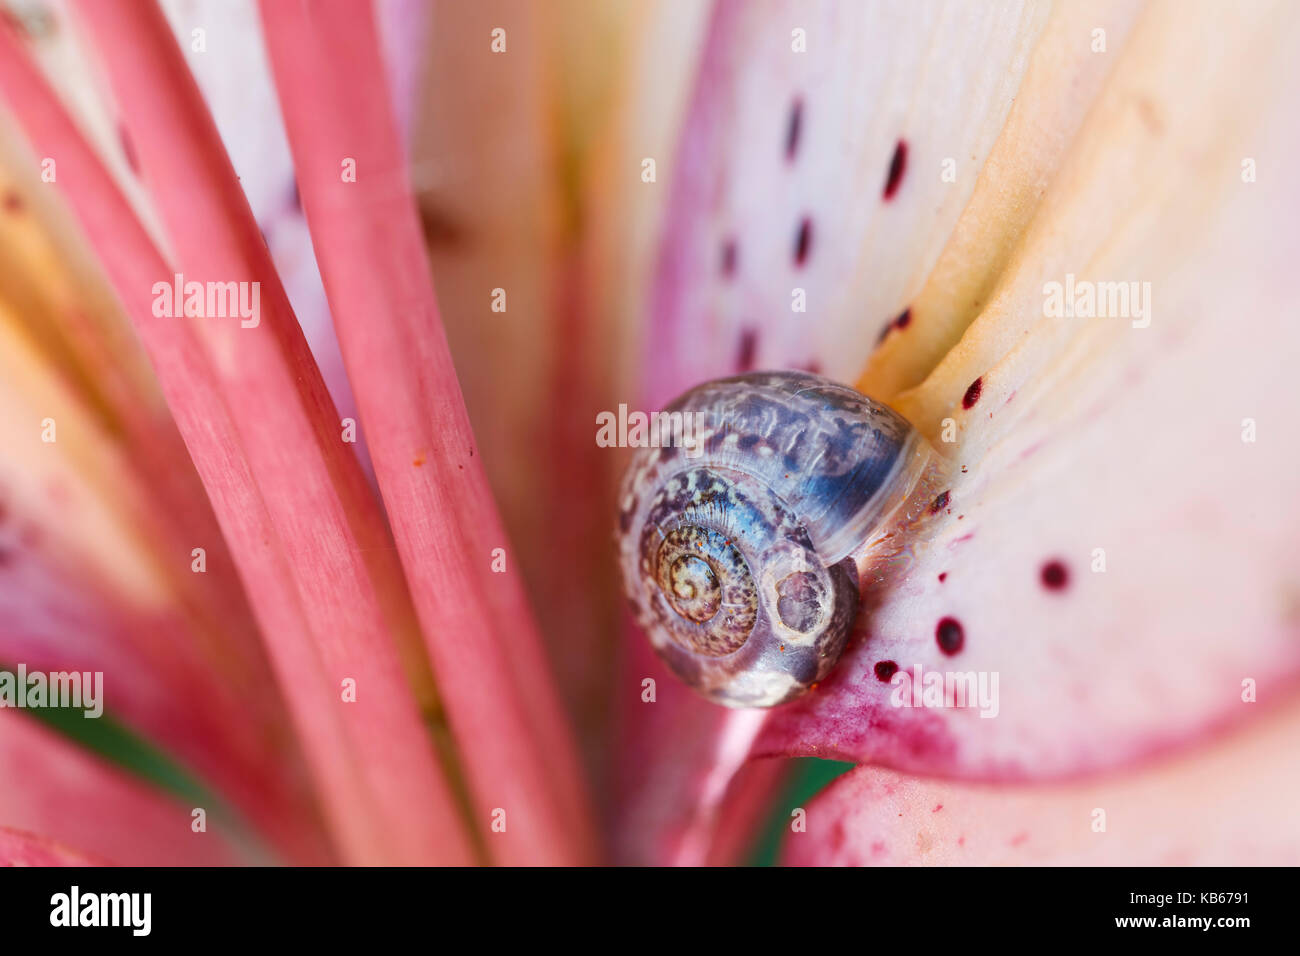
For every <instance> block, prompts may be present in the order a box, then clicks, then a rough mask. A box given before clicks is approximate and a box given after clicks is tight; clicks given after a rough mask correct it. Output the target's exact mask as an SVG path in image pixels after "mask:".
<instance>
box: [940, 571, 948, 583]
mask: <svg viewBox="0 0 1300 956" xmlns="http://www.w3.org/2000/svg"><path fill="white" fill-rule="evenodd" d="M947 580H948V572H947V571H942V572H940V573H939V583H940V584H943V582H944V581H947Z"/></svg>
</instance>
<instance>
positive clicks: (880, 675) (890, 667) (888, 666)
mask: <svg viewBox="0 0 1300 956" xmlns="http://www.w3.org/2000/svg"><path fill="white" fill-rule="evenodd" d="M896 673H898V665H897V664H895V663H894V662H893V661H876V680H878V681H883V682H885V683H888V682H889V679H890V678H891V677H893V676H894V675H895V674H896Z"/></svg>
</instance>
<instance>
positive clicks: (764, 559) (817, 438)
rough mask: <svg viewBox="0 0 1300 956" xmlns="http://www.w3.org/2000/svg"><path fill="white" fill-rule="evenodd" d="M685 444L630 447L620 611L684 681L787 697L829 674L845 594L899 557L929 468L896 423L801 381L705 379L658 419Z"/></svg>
mask: <svg viewBox="0 0 1300 956" xmlns="http://www.w3.org/2000/svg"><path fill="white" fill-rule="evenodd" d="M665 411H667V412H669V413H673V412H681V413H684V414H692V413H698V414H696V417H694V418H692V419H691V421H692V422H696V421H698V422H699V426H700V427H699V428H698V429H697V430H696V431H695V434H694V435H693V436H690V429H687V430H686V431H685V432H684V433H683V434H684V435H686V436H688V437H693V438H694V442H693V443H687V444H679V445H677V446H670V447H651V448H641V449H639V450H638V451H637V453H636V454H635V456H634V457H633V460H632V462H631V465H630V466H629V468H628V471H627V474H626V476H625V478H624V480H623V486H622V491H621V497H620V506H621V513H620V521H619V562H620V566H621V570H622V573H623V581H624V588H625V590H626V593H627V597H628V599H629V601H630V603H631V605H632V609H633V612H634V614H635V615H636V617H637V620H638V621H639V623H640V624H641V626H642V627H643V628H644V630H645V631H646V633H647V635H648V636H649V638H650V642H651V644H652V645H653V646H654V648H655V650H656V651H657V652H658V654H659V655H660V656H661V657H662V658H663V659H664V660H665V661H666V662H667V664H668V666H669V667H670V668H672V670H673V671H674V672H675V673H676V674H677V675H678V676H679V677H680V678H681V679H682V680H684V681H685V682H686V683H687V684H689V685H690V686H691V687H693V688H694V689H695V690H697V691H699V692H700V693H702V694H703V695H704V696H706V697H708V698H709V699H711V700H713V701H716V702H717V703H720V704H726V705H728V706H731V707H770V706H773V705H775V704H780V703H783V702H785V701H788V700H791V699H793V698H794V697H797V696H798V695H800V694H801V693H803V692H804V691H805V690H807V689H808V688H809V687H810V686H812V685H813V684H815V683H817V682H818V681H820V680H821V679H822V678H824V677H825V676H826V675H827V674H828V673H829V672H830V670H831V668H832V667H834V666H835V662H836V661H837V660H838V658H839V656H840V653H841V651H843V649H844V645H845V642H846V641H847V639H848V636H849V634H850V632H851V630H852V627H853V621H854V618H855V617H856V614H857V610H858V604H859V586H860V581H861V580H862V577H863V575H864V574H869V573H870V569H871V565H872V563H873V562H875V561H880V560H884V559H886V558H887V557H889V556H893V555H896V554H898V553H899V545H898V542H897V540H896V539H897V538H898V537H899V535H898V534H897V532H898V531H899V529H901V528H903V527H904V526H906V525H907V524H908V523H910V522H912V521H914V520H915V519H916V515H917V514H918V513H920V511H922V510H923V509H921V508H919V507H918V505H919V503H920V502H921V501H924V502H925V503H927V504H928V502H929V501H930V500H931V499H932V498H933V489H934V488H935V487H937V485H936V484H935V483H936V481H939V480H941V479H939V478H938V477H937V476H938V475H939V474H940V473H941V468H940V464H939V463H940V459H939V457H938V456H937V455H935V453H934V452H933V451H932V450H931V449H930V447H929V446H928V445H927V444H926V443H925V441H924V440H923V439H922V438H921V437H920V436H919V435H918V434H917V433H916V432H915V431H914V430H913V429H912V427H911V426H910V425H909V424H908V423H907V421H906V420H905V419H903V418H902V417H900V416H899V415H898V414H896V413H895V412H893V411H891V410H890V409H888V408H886V407H885V406H883V405H880V404H878V403H877V402H874V401H872V400H871V399H869V398H867V397H866V396H864V395H861V394H859V393H858V392H856V391H854V390H853V389H851V388H847V387H846V386H843V385H840V384H837V383H835V382H832V381H830V380H829V379H825V378H822V377H821V376H818V375H812V374H809V373H805V372H758V373H751V374H748V375H741V376H738V377H735V378H728V379H721V380H718V381H713V382H707V383H705V384H703V385H700V386H698V387H696V388H694V389H691V390H690V391H689V392H687V393H686V394H684V395H682V396H681V397H680V398H678V399H677V400H676V401H675V402H673V403H672V404H671V405H669V406H668V408H667V409H666V410H665Z"/></svg>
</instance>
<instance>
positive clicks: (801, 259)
mask: <svg viewBox="0 0 1300 956" xmlns="http://www.w3.org/2000/svg"><path fill="white" fill-rule="evenodd" d="M811 249H812V220H811V219H809V218H808V217H807V216H804V217H803V219H801V220H800V222H799V232H798V234H797V235H796V236H795V238H794V264H795V265H796V266H800V267H802V266H803V264H804V263H805V262H807V261H808V253H809V251H810V250H811Z"/></svg>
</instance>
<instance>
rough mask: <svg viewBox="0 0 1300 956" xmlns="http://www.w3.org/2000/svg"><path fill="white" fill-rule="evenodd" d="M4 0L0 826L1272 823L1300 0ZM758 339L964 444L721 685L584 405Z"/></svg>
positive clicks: (874, 842) (606, 408)
mask: <svg viewBox="0 0 1300 956" xmlns="http://www.w3.org/2000/svg"><path fill="white" fill-rule="evenodd" d="M11 11H12V12H11V13H10V15H9V16H8V17H7V18H5V19H4V20H3V21H2V22H0V197H2V198H3V201H2V202H0V264H2V265H3V268H0V445H2V447H3V448H4V454H3V456H0V704H3V703H5V699H4V690H5V687H4V684H3V674H4V673H17V672H18V669H19V667H20V665H21V669H22V673H23V674H24V675H47V676H44V677H42V678H41V679H42V680H44V681H45V687H46V692H47V697H48V696H49V695H48V692H49V690H50V689H51V688H52V687H54V686H55V684H57V683H60V681H61V682H62V687H63V689H65V690H66V689H67V686H69V681H70V678H66V679H64V678H55V677H54V675H71V674H73V673H75V674H77V675H78V676H79V678H80V680H79V682H78V685H77V687H78V693H79V695H80V698H79V703H78V706H75V707H53V706H50V704H52V703H53V701H52V700H49V699H41V700H34V699H33V697H32V694H31V688H32V687H33V686H36V685H39V684H40V680H37V682H36V684H35V685H34V684H33V683H32V681H31V680H30V679H27V678H26V677H25V678H24V680H23V681H22V682H21V684H20V682H17V681H13V682H11V686H12V687H13V694H14V697H15V700H14V704H13V705H12V706H0V779H3V780H4V781H6V783H5V785H4V786H3V787H0V862H3V863H17V864H35V865H65V864H66V865H74V864H92V865H94V864H101V863H119V864H139V863H146V864H167V865H184V864H214V863H215V864H245V865H247V864H266V863H299V864H353V865H372V864H398V865H467V864H474V863H482V864H502V865H520V864H523V865H535V864H545V865H580V864H595V863H650V864H707V863H740V862H747V861H753V860H755V859H758V858H760V856H762V855H763V854H762V852H761V850H760V848H761V847H762V846H763V845H765V843H767V844H770V843H773V842H774V843H775V845H776V847H777V848H776V849H771V848H770V847H769V849H768V850H767V851H766V856H765V858H767V859H770V860H778V861H781V862H786V863H790V864H813V865H823V864H842V863H847V864H857V865H873V864H885V865H895V864H913V863H920V864H981V863H1020V862H1024V863H1162V864H1169V863H1175V864H1185V863H1237V864H1241V863H1292V864H1294V863H1296V862H1298V861H1300V820H1297V819H1296V818H1295V815H1294V814H1293V813H1291V812H1290V807H1292V806H1293V805H1294V802H1295V799H1296V797H1297V796H1300V754H1297V753H1296V752H1295V748H1294V747H1293V746H1291V744H1290V742H1291V741H1293V740H1294V739H1295V736H1296V733H1297V732H1298V731H1300V697H1297V678H1300V641H1298V640H1297V637H1298V636H1300V578H1297V571H1296V566H1295V560H1294V557H1295V545H1294V542H1295V541H1296V540H1298V539H1300V507H1297V505H1296V504H1295V502H1294V495H1293V494H1292V493H1291V491H1292V486H1293V484H1294V482H1293V478H1292V476H1293V475H1294V473H1295V469H1296V467H1297V466H1300V444H1298V443H1297V441H1296V438H1295V435H1294V434H1293V432H1294V429H1293V428H1291V427H1290V416H1291V414H1292V413H1293V410H1294V407H1295V401H1294V389H1293V387H1292V383H1291V375H1290V364H1291V359H1292V357H1293V356H1294V355H1295V354H1297V349H1298V347H1300V326H1297V324H1296V323H1295V322H1294V321H1293V316H1292V315H1291V313H1292V312H1294V307H1295V297H1294V294H1293V292H1292V290H1291V286H1290V280H1291V272H1292V269H1291V263H1292V262H1293V260H1294V258H1295V255H1296V252H1297V250H1298V249H1300V226H1298V225H1297V224H1296V221H1295V216H1294V215H1293V214H1292V213H1291V210H1293V209H1294V208H1296V206H1297V201H1300V186H1297V185H1296V183H1295V182H1294V177H1288V176H1287V175H1285V173H1284V167H1285V163H1286V159H1287V157H1289V156H1292V155H1294V154H1295V149H1296V147H1297V146H1300V112H1298V111H1297V110H1295V108H1294V105H1295V104H1294V102H1292V100H1293V99H1294V95H1293V94H1292V93H1290V91H1291V90H1294V89H1295V88H1296V85H1295V80H1296V76H1295V70H1296V66H1295V64H1294V59H1295V57H1294V50H1295V49H1296V45H1297V42H1298V41H1300V16H1297V14H1296V12H1295V11H1294V10H1293V9H1292V8H1291V6H1290V5H1288V4H1286V3H1284V2H1275V3H1274V2H1265V0H1249V2H1247V3H1245V4H1241V5H1238V6H1237V7H1235V8H1234V9H1233V11H1232V13H1231V14H1226V13H1225V12H1224V11H1223V8H1222V7H1221V6H1218V5H1214V4H1211V3H1209V2H1200V0H1195V2H1191V3H1177V4H1175V3H1162V2H1153V3H1140V2H1128V0H1124V2H1121V0H1105V2H1098V3H1095V4H1090V5H1087V6H1085V5H1079V4H1064V3H1062V4H1051V3H997V4H988V5H983V6H980V7H977V8H976V7H971V6H970V5H967V4H961V3H944V2H940V0H925V2H922V3H919V4H917V3H903V2H892V0H880V2H873V3H869V4H856V3H854V4H849V3H836V2H832V0H826V2H793V0H791V2H773V3H765V4H752V3H744V2H740V0H699V2H692V3H680V2H673V3H667V2H653V0H645V2H639V3H635V4H629V5H610V6H608V7H606V6H605V5H591V4H587V3H584V2H581V0H562V2H559V3H556V4H546V5H542V4H535V3H530V2H526V0H494V2H488V3H476V4H457V3H420V2H416V0H377V2H375V3H374V4H371V3H367V2H363V0H321V2H313V3H306V2H296V0H292V2H279V0H261V2H260V3H251V2H249V3H237V4H231V3H225V2H223V3H210V2H184V0H169V2H165V3H163V4H162V6H161V7H159V6H156V5H155V4H154V3H153V2H152V0H150V2H143V3H142V2H138V0H132V2H127V0H73V2H71V3H69V4H67V5H66V6H65V5H64V4H49V5H47V4H44V3H37V2H25V3H15V4H12V5H11ZM1261 343H1266V345H1264V346H1263V347H1261ZM755 369H805V370H810V371H813V372H816V373H818V374H821V375H824V376H827V377H828V378H830V379H833V380H836V381H839V382H842V383H845V384H849V385H853V386H854V387H856V388H857V389H858V390H859V391H860V392H862V393H863V394H865V395H867V396H870V397H871V398H872V399H874V400H876V401H878V402H881V403H884V404H886V405H888V406H890V407H891V408H893V409H894V410H895V411H897V412H899V413H900V414H901V415H903V416H904V417H905V418H906V419H907V420H908V421H909V422H910V423H911V424H912V426H913V427H914V428H915V429H916V431H917V432H918V433H919V434H920V435H921V436H922V437H923V438H924V439H925V440H926V441H927V442H928V443H929V444H930V446H931V447H932V448H933V449H934V450H935V452H936V454H937V455H939V456H940V457H941V458H942V460H943V462H944V463H945V468H946V474H947V475H948V476H949V478H950V481H948V482H946V483H945V485H944V487H943V489H942V492H941V493H938V494H936V495H935V497H934V499H933V502H932V503H930V505H929V507H928V508H927V509H926V511H927V517H926V521H925V523H924V525H923V527H922V528H921V529H920V530H919V531H918V532H917V534H916V536H915V539H909V540H907V541H906V542H905V543H904V545H905V546H902V547H900V548H899V549H898V551H897V554H896V556H895V558H894V559H893V560H892V561H891V563H890V566H889V568H888V569H887V573H885V572H882V573H881V574H880V575H879V576H870V575H869V576H866V577H864V578H863V579H862V580H861V582H860V593H859V595H858V611H857V614H856V617H855V619H854V623H853V627H852V631H851V634H850V637H849V641H848V645H847V647H846V649H845V650H844V652H843V655H842V657H841V658H840V660H839V661H838V663H837V664H836V666H835V667H834V669H833V670H832V671H831V673H830V674H829V676H828V677H826V678H825V679H824V680H822V681H821V682H819V683H817V684H816V685H815V686H813V687H812V688H811V689H810V690H809V691H808V693H806V694H805V695H804V696H802V697H801V698H799V699H798V700H796V701H794V702H791V703H786V704H782V705H780V706H777V707H774V708H772V709H769V710H756V709H739V710H732V709H727V708H723V707H719V706H717V705H716V704H714V703H711V702H709V701H707V700H705V699H703V698H702V697H700V696H698V695H696V694H695V693H693V692H692V690H691V688H689V687H687V686H686V685H685V684H684V683H683V682H681V681H680V680H679V679H678V678H677V677H676V676H674V675H673V674H672V673H671V672H670V671H669V670H668V669H667V668H665V667H664V666H663V664H662V663H661V662H660V661H659V660H658V659H657V658H656V657H655V656H654V654H653V653H652V651H651V648H650V645H649V643H648V642H647V641H646V640H645V637H644V635H642V634H640V633H638V630H639V629H638V627H637V625H635V624H634V623H633V622H632V621H631V620H630V618H629V617H628V616H627V615H626V614H625V613H624V612H623V610H622V602H621V601H620V600H619V595H620V591H621V587H622V585H621V584H620V582H619V580H618V572H617V570H616V567H617V562H616V559H615V548H614V545H613V543H612V536H613V535H614V534H615V533H616V530H617V523H618V521H617V519H618V501H617V489H618V481H619V477H620V474H621V472H622V470H623V469H624V467H625V465H626V464H627V460H628V454H627V452H626V451H624V450H621V449H614V450H611V449H608V448H604V447H601V445H600V443H598V442H597V441H596V440H595V437H594V436H595V432H596V429H595V426H594V424H593V423H595V422H598V421H599V420H600V419H599V416H600V415H602V414H604V413H609V412H610V410H614V409H618V408H620V406H629V407H633V408H641V409H645V410H647V411H652V410H655V409H658V408H661V407H663V406H664V405H665V404H666V403H667V402H669V401H670V400H671V399H673V397H674V396H676V395H678V394H680V393H682V392H683V391H685V390H686V389H688V388H691V387H692V386H694V385H697V384H698V383H700V382H702V381H704V380H707V379H713V378H718V377H723V376H728V375H734V374H737V373H743V372H748V371H752V370H755ZM927 675H929V676H930V677H931V678H932V680H931V681H930V682H927V680H926V677H927ZM936 675H937V677H938V683H934V681H933V678H934V677H935V676H936ZM965 675H970V679H971V682H970V683H969V684H968V685H966V686H968V687H969V688H971V690H972V692H973V693H974V692H976V691H978V693H979V703H980V704H981V706H980V707H974V706H958V705H956V704H955V703H954V702H953V700H952V699H951V697H950V696H949V697H945V693H944V690H943V687H944V681H945V680H946V681H948V683H949V685H951V683H952V682H953V681H954V680H957V681H965V680H966V676H965ZM92 687H94V688H97V690H96V691H95V692H92V691H91V688H92ZM934 688H938V689H939V694H938V697H937V698H936V697H934V696H933V695H931V694H930V693H929V691H930V690H931V689H934ZM24 695H25V696H24ZM19 697H23V701H24V702H23V704H22V705H19V704H18V703H17V698H19ZM92 698H93V699H92ZM27 704H31V706H27ZM100 705H102V714H101V715H95V716H92V712H93V710H95V709H97V708H98V707H99V706H100ZM850 767H852V769H849V768H850ZM769 834H778V837H777V839H776V840H775V841H770V840H767V836H768V835H769Z"/></svg>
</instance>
